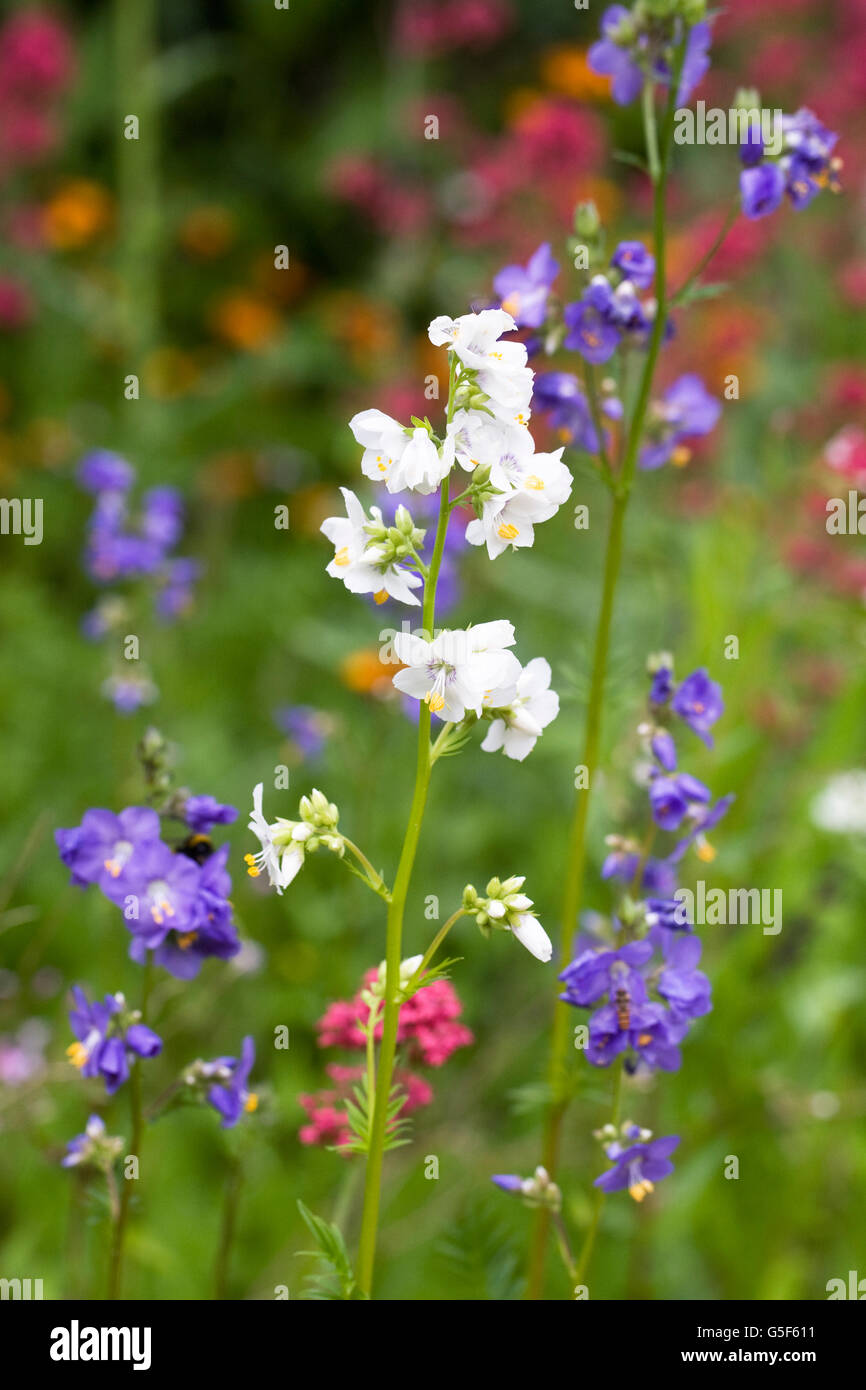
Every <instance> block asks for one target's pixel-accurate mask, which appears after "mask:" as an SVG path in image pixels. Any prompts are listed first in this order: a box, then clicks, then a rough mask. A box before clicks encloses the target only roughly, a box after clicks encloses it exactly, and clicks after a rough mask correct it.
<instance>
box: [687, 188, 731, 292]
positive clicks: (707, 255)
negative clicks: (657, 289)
mask: <svg viewBox="0 0 866 1390" xmlns="http://www.w3.org/2000/svg"><path fill="white" fill-rule="evenodd" d="M739 215H740V198H739V194H738V195H737V197H736V198H735V199H734V201H733V202H732V203H731V206H730V208H729V209H728V215H727V217H726V218H725V220H724V222H723V223H722V225H721V227H720V228H719V230H718V233H717V234H716V236H715V237H714V238H713V241H712V242H711V244H710V246H709V248H708V249H707V250H706V251H705V252H704V254H703V256H701V259H700V260H699V261H698V263H697V265H696V266H695V268H694V270H692V271H690V272H689V274H688V275H687V276H686V278H685V280H684V281H683V283H682V284H681V285H680V287H679V289H678V290H676V291H675V293H674V294H672V295H671V301H670V302H671V307H672V308H673V307H674V306H675V305H677V304H679V303H681V301H682V300H683V299H684V298H685V296H686V294H687V293H688V291H689V290H690V289H691V287H692V285H693V284H694V283H695V281H696V280H698V279H700V277H701V276H702V275H703V273H704V271H705V270H706V268H707V266H708V265H709V263H710V261H711V260H712V259H713V256H714V255H715V254H716V252H717V251H718V249H719V247H720V246H721V244H722V242H723V241H724V240H725V238H726V236H727V235H728V232H729V231H730V230H731V228H732V227H733V225H734V223H735V222H736V220H737V218H738V217H739Z"/></svg>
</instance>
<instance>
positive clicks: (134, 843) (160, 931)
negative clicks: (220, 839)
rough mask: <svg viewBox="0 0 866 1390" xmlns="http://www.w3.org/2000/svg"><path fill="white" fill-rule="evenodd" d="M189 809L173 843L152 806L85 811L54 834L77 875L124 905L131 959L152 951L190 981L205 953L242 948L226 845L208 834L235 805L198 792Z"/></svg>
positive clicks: (226, 954) (224, 954)
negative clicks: (184, 829)
mask: <svg viewBox="0 0 866 1390" xmlns="http://www.w3.org/2000/svg"><path fill="white" fill-rule="evenodd" d="M185 815H186V821H187V826H188V827H189V829H190V831H191V833H190V834H189V835H188V836H187V837H186V838H185V839H184V840H183V841H182V842H181V843H180V844H178V845H175V846H170V845H169V844H167V843H166V842H165V841H164V840H163V839H162V838H161V823H160V818H159V816H158V815H157V813H156V811H154V810H152V809H151V808H150V807H147V806H130V807H127V808H126V810H124V811H121V813H120V815H114V814H113V812H111V811H106V810H99V809H96V810H91V811H87V812H86V814H85V815H84V817H83V819H82V821H81V824H80V825H78V826H75V827H74V828H73V829H70V830H57V831H55V839H56V841H57V847H58V850H59V852H60V858H61V859H62V861H63V863H64V864H65V865H66V866H67V868H69V870H70V872H71V875H72V882H73V883H75V884H77V885H78V886H79V887H85V886H86V885H87V884H90V883H94V884H96V885H97V887H98V888H99V889H100V890H101V891H102V893H104V895H105V896H106V897H107V898H108V899H109V901H110V902H113V903H115V904H116V905H117V906H118V907H119V908H121V909H122V910H123V915H124V921H125V923H126V926H127V928H128V930H129V931H130V932H131V934H132V942H131V944H130V950H129V954H130V956H131V957H132V959H133V960H136V961H139V962H143V961H145V960H146V958H147V954H148V952H149V951H152V952H153V954H154V960H155V961H156V963H157V964H158V965H161V966H163V967H164V968H165V969H166V970H168V971H169V973H170V974H172V975H175V976H177V978H178V979H182V980H190V979H193V978H194V976H196V975H197V974H198V972H199V970H200V969H201V965H202V962H203V961H204V960H205V959H206V958H207V957H209V956H215V957H216V958H217V959H219V960H228V959H230V958H231V957H232V956H235V955H237V953H238V951H239V950H240V941H239V940H238V936H237V931H236V929H235V926H234V923H233V921H232V908H231V904H230V902H229V900H228V895H229V893H230V892H231V878H230V877H229V874H228V872H227V871H226V859H227V857H228V845H223V846H222V848H220V849H214V847H213V845H212V844H211V843H210V840H209V839H208V838H207V832H208V831H209V830H210V829H211V827H212V826H214V825H225V824H228V823H230V822H231V821H233V820H234V819H235V818H236V816H237V811H236V810H235V808H234V807H233V806H222V805H220V804H219V803H218V802H217V801H215V800H214V798H213V797H209V796H204V797H202V796H196V797H190V798H189V799H188V800H187V802H186V809H185Z"/></svg>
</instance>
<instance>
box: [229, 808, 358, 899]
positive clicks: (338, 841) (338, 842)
mask: <svg viewBox="0 0 866 1390" xmlns="http://www.w3.org/2000/svg"><path fill="white" fill-rule="evenodd" d="M262 792H263V784H262V783H261V782H259V783H258V785H257V786H256V787H255V788H254V790H253V810H252V815H251V816H250V821H249V825H248V827H247V828H248V829H249V830H251V831H252V833H253V834H254V835H255V837H256V839H257V840H258V841H259V844H260V845H261V850H260V851H259V853H258V854H246V855H244V860H245V862H246V865H247V873H248V874H249V875H250V877H251V878H258V877H259V875H260V874H261V873H262V871H264V872H265V873H266V874H267V876H268V880H269V882H270V883H271V885H272V887H274V888H276V890H277V892H278V893H282V891H283V889H284V888H288V886H289V884H290V883H291V882H292V880H293V879H294V878H295V876H296V875H297V874H298V873H299V871H300V870H301V869H302V868H303V864H304V859H305V858H306V856H307V854H308V853H312V852H313V851H314V850H317V849H318V848H319V846H320V845H324V846H325V848H326V849H329V850H332V851H333V852H334V854H338V855H339V856H340V857H341V858H342V856H343V854H344V853H345V848H346V847H345V843H344V840H343V837H342V835H340V833H339V832H338V830H337V822H338V820H339V818H340V813H339V811H338V810H337V808H336V806H335V805H334V803H333V802H332V801H329V800H328V798H327V797H326V796H325V795H324V794H323V793H322V792H320V791H316V789H315V788H314V789H313V791H312V792H311V793H310V795H309V796H302V797H301V800H300V804H299V807H298V814H299V816H300V820H297V821H294V820H286V819H285V818H284V817H283V816H277V819H276V820H275V821H273V822H272V823H269V822H268V821H267V820H265V817H264V813H263V810H262Z"/></svg>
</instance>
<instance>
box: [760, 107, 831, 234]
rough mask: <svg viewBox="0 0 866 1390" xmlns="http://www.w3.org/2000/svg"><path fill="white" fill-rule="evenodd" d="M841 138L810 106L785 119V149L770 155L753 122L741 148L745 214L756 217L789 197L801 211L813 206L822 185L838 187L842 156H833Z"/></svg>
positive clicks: (783, 139)
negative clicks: (828, 127)
mask: <svg viewBox="0 0 866 1390" xmlns="http://www.w3.org/2000/svg"><path fill="white" fill-rule="evenodd" d="M838 138H839V137H838V136H837V135H836V134H835V132H833V131H832V130H828V129H827V127H826V126H825V125H822V124H821V122H820V121H819V120H818V117H817V116H815V115H814V114H813V112H811V111H810V110H808V108H807V107H805V106H804V107H801V109H800V110H799V111H797V112H796V113H795V114H794V115H793V116H783V117H782V149H781V153H780V155H779V157H778V158H776V159H772V158H769V157H767V152H766V150H765V147H764V140H763V136H762V134H761V131H760V129H759V128H757V127H755V126H754V125H753V126H752V127H751V129H750V130H749V133H748V136H747V138H746V139H745V140H744V141H743V143H742V144H741V146H740V162H741V163H742V164H743V165H744V168H743V170H742V172H741V173H740V195H741V198H742V207H743V212H744V213H745V215H746V217H748V218H751V220H752V221H757V219H758V218H760V217H767V216H769V214H770V213H772V212H775V211H776V209H777V208H779V207H780V206H781V204H782V200H783V198H785V197H787V199H788V201H789V202H790V204H791V206H792V207H793V208H795V209H796V210H798V211H799V209H800V208H804V207H808V205H809V203H811V201H812V199H813V198H815V197H817V195H818V193H820V191H821V189H822V188H829V189H831V190H832V191H833V192H834V193H836V192H838V191H839V170H840V169H841V167H842V164H841V160H840V159H839V158H838V157H837V156H835V155H834V154H833V151H834V149H835V146H836V142H837V140H838Z"/></svg>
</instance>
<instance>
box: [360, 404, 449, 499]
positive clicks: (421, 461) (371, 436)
mask: <svg viewBox="0 0 866 1390" xmlns="http://www.w3.org/2000/svg"><path fill="white" fill-rule="evenodd" d="M349 429H350V430H351V431H352V433H353V435H354V436H355V438H356V439H357V441H358V443H359V444H361V445H363V448H364V454H363V457H362V459H361V472H362V473H363V474H364V475H365V477H367V478H372V479H373V481H374V482H377V483H384V484H385V486H386V487H387V489H388V491H389V492H403V491H404V490H405V489H406V488H411V489H413V490H414V491H415V492H421V493H429V492H435V490H436V488H437V487H438V486H439V484H440V483H441V482H442V479H443V478H445V477H446V476H447V474H448V473H450V471H451V468H452V465H453V463H454V448H453V444H449V442H448V440H446V442H445V443H444V444H443V446H442V448H441V450H440V449H439V448H437V446H436V443H435V442H434V440H433V439H431V437H430V434H429V432H428V431H427V430H426V429H424V428H423V426H418V427H416V428H415V429H414V430H405V429H404V428H403V426H402V425H401V424H399V423H398V421H397V420H392V418H391V416H390V415H386V414H385V413H384V411H381V410H362V411H361V412H360V413H359V414H358V415H354V416H353V417H352V419H351V420H350V421H349Z"/></svg>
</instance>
